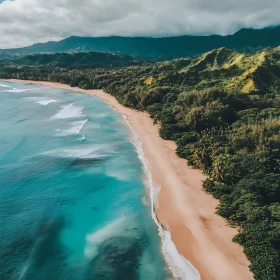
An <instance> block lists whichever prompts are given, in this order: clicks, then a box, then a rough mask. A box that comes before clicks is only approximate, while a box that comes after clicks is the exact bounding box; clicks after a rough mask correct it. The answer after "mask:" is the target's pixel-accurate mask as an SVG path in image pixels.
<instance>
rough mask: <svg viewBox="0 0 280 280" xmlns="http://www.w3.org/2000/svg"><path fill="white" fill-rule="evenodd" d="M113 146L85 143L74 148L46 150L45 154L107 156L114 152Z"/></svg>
mask: <svg viewBox="0 0 280 280" xmlns="http://www.w3.org/2000/svg"><path fill="white" fill-rule="evenodd" d="M113 152H114V151H113V147H112V146H109V145H105V144H104V145H103V144H96V145H83V147H80V146H79V147H75V148H72V149H56V150H50V151H47V152H44V153H43V155H46V156H55V157H61V158H80V159H95V158H102V157H106V156H108V155H109V154H111V153H113Z"/></svg>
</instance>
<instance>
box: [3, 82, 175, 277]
mask: <svg viewBox="0 0 280 280" xmlns="http://www.w3.org/2000/svg"><path fill="white" fill-rule="evenodd" d="M0 84H1V85H0V98H1V102H0V222H1V227H0V279H1V280H8V279H9V280H53V279H62V280H68V279H73V280H79V279H87V280H88V279H129V280H133V279H145V280H146V279H147V280H153V279H160V280H162V279H168V278H170V274H169V272H167V269H166V264H165V262H164V260H163V258H162V255H161V252H160V238H159V236H158V233H157V226H156V225H155V223H154V221H153V220H152V218H151V213H150V205H149V203H148V199H147V194H146V190H145V187H144V184H143V170H142V165H141V163H140V161H139V159H138V157H137V153H136V151H135V147H134V146H133V145H132V143H131V142H130V141H129V137H130V130H129V128H128V127H127V125H126V124H125V121H124V120H123V118H122V116H121V115H119V114H118V113H117V112H115V111H114V110H112V109H111V107H110V106H109V105H108V104H106V103H105V102H103V101H101V100H99V99H97V98H94V97H91V96H88V95H84V94H78V93H75V92H71V91H67V90H64V89H56V88H52V87H42V86H37V85H24V84H20V83H9V82H0Z"/></svg>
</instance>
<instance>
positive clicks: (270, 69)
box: [0, 48, 280, 280]
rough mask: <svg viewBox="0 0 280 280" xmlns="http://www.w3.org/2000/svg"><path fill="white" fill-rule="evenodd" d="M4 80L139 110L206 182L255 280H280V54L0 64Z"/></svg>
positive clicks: (215, 52) (231, 52)
mask: <svg viewBox="0 0 280 280" xmlns="http://www.w3.org/2000/svg"><path fill="white" fill-rule="evenodd" d="M0 77H1V78H18V79H30V80H43V81H54V82H60V83H65V84H69V85H71V86H79V87H81V88H84V89H89V88H100V89H104V90H105V91H106V92H108V93H110V94H112V95H113V96H115V97H116V98H117V100H118V101H119V102H120V103H122V104H124V105H125V106H128V107H131V108H134V109H137V110H145V111H147V112H149V113H150V115H151V117H152V118H153V120H154V122H155V123H159V124H160V135H161V137H163V138H164V139H170V140H174V141H176V143H177V153H178V155H179V156H180V157H183V158H186V159H187V160H188V164H189V165H192V166H194V167H197V168H200V169H202V170H203V171H204V173H205V174H206V175H207V176H208V179H207V180H206V181H205V182H204V184H203V185H204V188H205V190H206V191H207V192H210V193H211V194H213V196H215V197H216V198H218V199H219V200H220V205H219V207H218V209H217V212H218V214H219V215H221V216H222V217H224V218H226V219H227V220H228V222H229V223H230V224H231V225H232V226H240V231H239V233H238V235H237V236H235V238H234V241H235V242H237V243H239V244H241V245H242V246H243V247H244V251H245V253H246V255H247V257H248V259H249V260H250V262H251V265H250V269H251V271H252V272H253V273H254V276H255V279H257V280H279V279H280V172H279V171H280V134H279V133H280V48H274V49H266V50H263V51H261V52H256V53H253V54H240V53H237V52H236V51H234V50H229V49H225V48H220V49H215V50H213V51H210V52H208V53H205V54H204V55H202V56H200V57H196V58H182V59H175V60H172V61H166V62H159V63H155V64H147V63H144V64H142V65H134V66H129V67H122V68H121V67H120V68H95V69H94V68H91V69H83V68H81V67H79V68H77V69H75V68H73V67H72V66H71V67H70V66H69V67H68V66H65V65H64V67H59V66H58V65H55V64H47V65H16V64H13V63H8V62H2V63H0Z"/></svg>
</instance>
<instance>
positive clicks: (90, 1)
mask: <svg viewBox="0 0 280 280" xmlns="http://www.w3.org/2000/svg"><path fill="white" fill-rule="evenodd" d="M279 10H280V1H278V0H266V1H263V0H246V1H244V0H235V1H230V0H213V1H209V0H137V1H136V0H48V1H45V0H14V1H11V0H6V1H4V2H2V3H1V0H0V36H1V41H0V48H10V47H20V46H26V45H30V44H32V43H35V42H45V41H49V40H59V39H61V38H65V37H68V36H71V35H80V36H109V35H121V36H154V37H161V36H172V35H182V34H192V35H193V34H199V35H201V34H228V33H233V32H235V31H237V30H238V29H240V28H242V27H252V28H263V27H267V26H272V25H278V24H280V17H279Z"/></svg>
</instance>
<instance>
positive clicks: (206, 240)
mask: <svg viewBox="0 0 280 280" xmlns="http://www.w3.org/2000/svg"><path fill="white" fill-rule="evenodd" d="M2 80H3V81H8V82H21V83H27V84H37V85H42V86H52V87H58V88H63V89H67V90H72V91H75V92H81V93H85V94H90V95H93V96H95V97H98V98H100V99H102V100H104V101H105V102H107V103H109V104H110V105H111V106H112V107H113V108H114V109H115V110H116V111H117V112H119V113H120V114H122V115H123V116H125V118H126V120H127V122H128V124H129V126H130V128H131V129H132V131H134V132H135V133H136V135H137V137H138V139H139V141H140V142H141V144H142V150H143V153H144V156H145V158H146V159H147V160H148V162H149V170H148V171H149V172H150V174H151V180H152V183H153V182H155V183H156V184H158V185H160V186H161V190H160V191H159V193H158V203H157V204H158V205H154V210H155V211H152V212H153V213H154V215H155V219H154V220H155V222H156V221H158V226H160V227H161V228H162V230H163V231H164V232H166V233H169V234H170V240H171V239H172V241H173V243H174V244H175V246H176V248H175V249H176V251H178V254H179V255H182V256H183V257H184V259H185V260H188V261H187V262H190V263H191V265H192V266H194V267H195V268H196V269H197V270H198V272H199V274H200V277H201V279H202V280H239V279H240V280H252V279H253V275H252V273H251V272H250V271H249V268H248V266H249V264H250V263H249V261H248V259H247V258H246V256H245V254H244V253H243V248H242V247H241V246H240V245H238V244H236V243H234V242H232V238H233V237H234V235H236V234H237V229H236V228H231V227H229V226H228V224H227V222H226V220H225V219H223V218H222V217H220V216H218V215H217V214H215V211H216V207H217V206H218V203H219V201H218V200H217V199H215V198H213V197H212V196H211V195H210V194H207V193H206V192H205V191H204V190H203V188H202V181H203V180H204V179H205V176H204V175H203V174H202V173H201V171H199V170H197V169H193V168H191V167H189V166H188V165H187V161H186V160H185V159H182V158H179V157H178V156H177V155H176V153H175V151H176V144H175V143H174V142H172V141H168V140H163V139H162V138H161V137H160V136H159V133H158V128H157V126H155V125H154V124H153V121H152V119H151V118H150V117H149V116H148V114H147V113H145V112H138V111H135V110H133V109H130V108H127V107H124V106H123V105H121V104H120V103H118V101H117V100H116V99H115V98H114V97H113V96H112V95H110V94H107V93H105V92H104V91H102V90H83V89H80V88H76V87H74V88H72V87H70V86H68V85H64V84H59V83H53V82H44V81H31V80H15V79H11V80H5V79H2ZM136 149H137V147H136ZM142 165H143V162H142ZM143 168H145V167H144V165H143ZM146 175H147V174H146ZM150 198H151V197H150ZM152 207H153V206H152ZM152 210H153V209H152ZM153 218H154V217H153ZM156 223H157V222H156ZM162 225H167V226H162ZM165 227H168V229H169V231H167V230H165ZM162 242H163V241H162ZM163 254H164V252H163ZM182 259H183V258H182ZM167 262H168V260H167ZM173 274H174V273H173ZM174 277H175V278H177V279H188V278H186V277H185V276H184V275H183V274H181V275H180V274H176V273H175V274H174ZM188 280H196V279H188Z"/></svg>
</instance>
